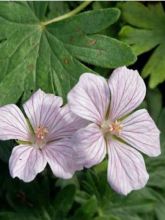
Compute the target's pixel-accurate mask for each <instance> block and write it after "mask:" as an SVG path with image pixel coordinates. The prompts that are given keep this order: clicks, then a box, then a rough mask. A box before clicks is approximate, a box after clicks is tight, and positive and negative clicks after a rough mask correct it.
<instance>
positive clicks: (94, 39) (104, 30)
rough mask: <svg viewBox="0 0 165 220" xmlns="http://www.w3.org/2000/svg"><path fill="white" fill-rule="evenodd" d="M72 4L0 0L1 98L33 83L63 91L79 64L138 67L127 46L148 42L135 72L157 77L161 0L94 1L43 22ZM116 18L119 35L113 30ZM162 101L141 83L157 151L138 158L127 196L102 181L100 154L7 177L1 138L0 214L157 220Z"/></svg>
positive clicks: (162, 173)
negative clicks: (67, 171) (95, 160)
mask: <svg viewBox="0 0 165 220" xmlns="http://www.w3.org/2000/svg"><path fill="white" fill-rule="evenodd" d="M79 4H80V3H79V2H67V1H65V2H42V3H41V2H0V105H3V104H7V103H16V102H17V104H18V105H19V104H22V102H24V101H25V100H26V99H27V98H28V97H29V96H30V95H31V93H32V92H33V91H35V90H37V89H38V88H42V89H43V90H45V91H46V92H53V93H55V94H58V95H61V96H62V97H63V98H64V99H65V98H66V94H67V92H68V91H69V90H70V89H71V88H72V86H74V85H75V83H76V82H77V80H78V78H79V76H80V75H81V74H82V73H83V72H86V71H93V72H98V73H100V74H102V75H106V76H107V77H108V76H109V73H110V69H111V68H115V67H118V66H122V65H129V64H133V63H134V68H135V69H136V68H137V69H139V66H138V64H137V63H135V60H136V57H135V55H134V53H135V54H136V55H140V54H143V53H145V52H148V51H151V50H152V49H154V52H153V54H152V55H151V58H150V59H149V61H148V62H147V61H146V60H144V62H143V65H144V68H143V73H142V74H143V76H144V77H146V76H148V75H150V81H149V85H150V87H155V86H157V84H158V83H160V82H163V81H164V79H165V60H164V52H165V43H164V35H165V28H164V22H165V16H164V11H163V8H162V5H161V3H155V4H154V5H148V6H144V4H142V3H137V2H131V3H130V2H126V3H120V7H119V8H121V10H122V18H120V10H119V9H118V8H116V7H115V4H116V3H114V2H113V3H112V2H94V3H92V4H91V5H89V6H88V8H87V9H85V10H84V11H83V12H81V13H80V14H78V15H75V16H72V17H70V18H67V19H66V20H61V21H59V22H55V23H52V24H50V25H47V26H44V25H43V24H44V22H45V21H48V20H50V19H52V18H54V17H57V16H60V15H63V14H64V13H67V12H69V11H71V10H72V9H74V8H75V7H77V6H78V5H79ZM111 6H113V8H112V7H111ZM123 21H124V24H123ZM119 25H120V26H121V27H122V29H121V31H120V38H121V39H122V40H123V41H124V43H123V42H122V41H119V40H118V39H117V36H116V35H115V33H116V32H117V29H118V26H119ZM112 36H113V38H112ZM128 44H129V45H130V46H131V47H130V46H128ZM131 48H132V49H131ZM132 51H134V53H133V52H132ZM151 53H152V51H151V52H150V54H151ZM163 102H164V97H163V95H162V92H161V90H160V88H158V87H157V88H155V89H152V90H151V89H147V96H146V99H145V101H144V102H143V103H142V105H141V107H142V108H143V107H145V108H147V109H148V111H149V113H150V114H151V116H152V118H153V119H154V120H155V122H156V123H157V125H158V127H159V129H160V131H161V147H162V154H161V156H159V157H158V158H148V157H146V158H145V161H146V167H147V169H148V172H149V174H150V179H149V182H148V184H147V186H146V187H145V188H144V189H142V190H138V191H135V192H132V193H130V194H129V195H128V196H127V197H124V196H121V195H118V194H117V193H115V192H114V191H113V190H112V189H111V188H110V186H109V185H108V183H107V160H104V161H103V163H101V164H99V165H98V166H95V167H94V168H93V169H90V170H84V171H83V172H77V173H76V174H75V175H74V177H73V178H72V179H70V180H62V179H56V178H55V177H54V176H52V173H51V172H50V170H49V168H48V167H47V168H46V169H45V171H44V172H43V173H41V174H39V175H38V176H37V178H36V179H35V180H34V181H33V182H31V183H28V184H25V183H24V182H22V181H20V180H18V179H17V178H16V179H12V178H11V177H10V174H9V171H8V165H7V163H8V159H9V156H10V153H11V149H12V148H13V146H14V145H15V143H14V142H13V141H6V142H4V141H3V142H2V141H1V142H0V174H1V175H0V187H1V189H0V204H1V205H0V220H164V216H165V209H164V206H165V108H164V103H163Z"/></svg>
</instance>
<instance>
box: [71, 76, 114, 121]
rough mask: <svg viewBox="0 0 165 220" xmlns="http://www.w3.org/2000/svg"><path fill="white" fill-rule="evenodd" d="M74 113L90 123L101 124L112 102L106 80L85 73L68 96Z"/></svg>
mask: <svg viewBox="0 0 165 220" xmlns="http://www.w3.org/2000/svg"><path fill="white" fill-rule="evenodd" d="M68 102H69V106H70V108H71V110H72V112H73V113H75V114H77V115H78V116H80V117H82V118H85V119H87V120H89V121H92V122H95V123H100V122H101V121H102V120H103V119H104V117H105V115H106V113H107V109H108V106H109V102H110V91H109V88H108V84H107V82H106V80H105V79H104V78H103V77H101V76H96V75H94V74H92V73H84V74H83V75H82V76H81V77H80V80H79V82H78V83H77V85H76V86H75V87H74V88H73V89H72V90H71V91H70V92H69V94H68Z"/></svg>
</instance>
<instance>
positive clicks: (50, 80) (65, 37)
mask: <svg viewBox="0 0 165 220" xmlns="http://www.w3.org/2000/svg"><path fill="white" fill-rule="evenodd" d="M46 8H47V3H46V2H45V3H44V4H43V3H42V2H37V3H33V2H31V3H27V2H1V3H0V22H1V27H0V28H1V32H2V33H3V34H0V40H2V43H1V44H0V75H1V74H2V76H1V82H0V94H1V98H0V105H4V104H7V103H14V102H17V101H18V99H19V98H20V97H21V96H22V94H23V101H24V100H26V99H27V98H28V97H29V96H30V95H31V93H32V92H33V91H35V90H36V89H37V88H41V89H43V90H45V91H47V92H55V93H57V94H58V95H60V96H62V97H64V98H66V94H67V93H68V91H69V90H70V89H71V88H72V86H73V85H74V84H75V83H76V82H77V80H78V78H79V76H80V75H81V74H82V73H83V72H87V71H92V70H89V68H87V67H86V66H85V65H83V64H82V63H81V62H80V61H79V60H82V61H85V62H88V63H90V64H94V65H98V66H102V67H116V66H121V65H124V64H125V65H127V64H130V63H132V62H133V61H134V60H135V57H134V55H133V53H132V51H131V49H130V48H129V47H128V46H127V45H126V44H124V43H122V42H120V41H118V40H115V39H112V38H109V37H106V36H102V35H94V34H96V33H98V32H100V31H101V30H103V29H105V28H107V27H108V26H109V25H111V24H113V23H115V22H116V20H117V19H118V17H119V10H118V9H111V8H110V9H101V10H93V11H89V12H84V13H81V14H79V15H77V16H74V17H71V18H70V19H67V20H64V21H61V22H57V23H53V24H51V25H48V26H46V27H45V26H44V25H43V23H42V21H43V17H44V15H43V11H46ZM43 9H44V10H43ZM45 13H46V12H45ZM91 21H92V22H91ZM107 57H108V58H107Z"/></svg>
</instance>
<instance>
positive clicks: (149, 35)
mask: <svg viewBox="0 0 165 220" xmlns="http://www.w3.org/2000/svg"><path fill="white" fill-rule="evenodd" d="M121 9H122V15H123V19H124V20H125V21H126V23H128V24H129V25H130V26H127V25H126V26H124V27H122V29H121V31H120V37H121V39H122V40H123V41H125V42H127V43H128V44H130V46H131V47H132V49H133V51H134V52H135V53H136V54H137V55H139V54H142V53H144V52H147V51H149V50H151V49H154V48H155V49H154V52H153V54H152V56H151V57H150V59H149V61H148V62H147V64H146V65H145V66H144V68H143V71H142V75H143V77H147V76H150V81H149V85H150V87H151V88H154V87H156V86H157V85H158V84H159V83H161V82H163V81H164V80H165V72H164V69H165V59H164V53H165V41H164V38H165V25H164V23H165V12H164V10H163V6H162V4H161V3H157V4H150V5H148V6H145V5H144V4H142V3H139V2H131V4H130V3H129V2H127V3H124V4H121Z"/></svg>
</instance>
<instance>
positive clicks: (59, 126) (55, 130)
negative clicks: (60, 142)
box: [48, 105, 89, 141]
mask: <svg viewBox="0 0 165 220" xmlns="http://www.w3.org/2000/svg"><path fill="white" fill-rule="evenodd" d="M88 123H89V122H88V121H87V120H85V119H82V118H80V117H78V116H77V115H75V114H74V113H72V112H71V111H70V109H69V107H68V105H65V106H64V107H62V108H61V111H60V112H58V114H55V115H54V123H53V124H52V127H51V129H50V133H49V134H48V140H49V141H54V140H57V139H60V138H66V137H71V136H72V135H73V133H74V132H75V131H77V130H78V129H80V128H82V127H84V126H86V125H87V124H88Z"/></svg>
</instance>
